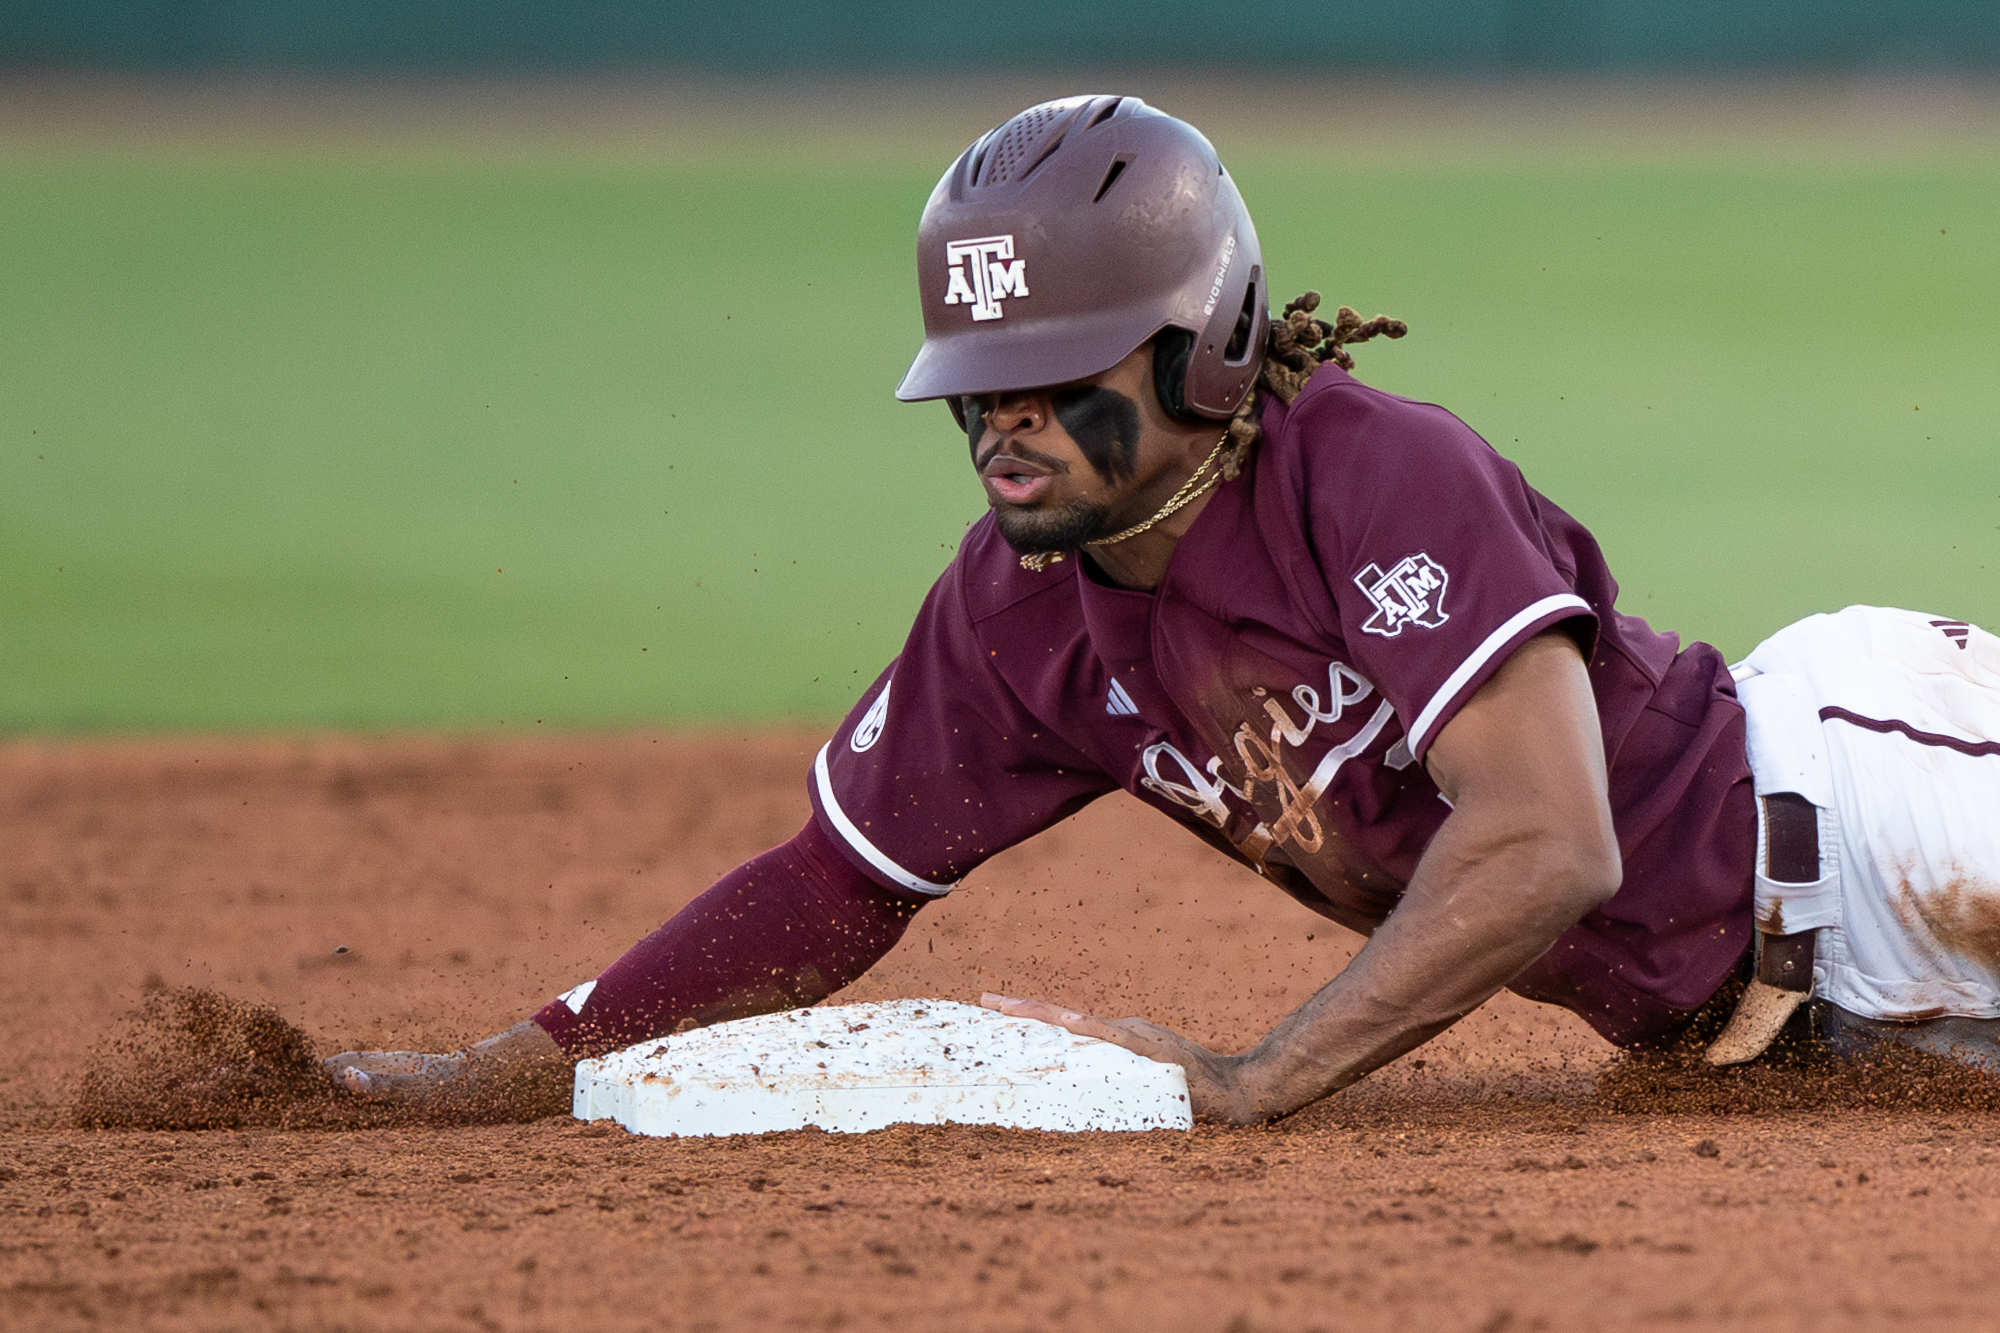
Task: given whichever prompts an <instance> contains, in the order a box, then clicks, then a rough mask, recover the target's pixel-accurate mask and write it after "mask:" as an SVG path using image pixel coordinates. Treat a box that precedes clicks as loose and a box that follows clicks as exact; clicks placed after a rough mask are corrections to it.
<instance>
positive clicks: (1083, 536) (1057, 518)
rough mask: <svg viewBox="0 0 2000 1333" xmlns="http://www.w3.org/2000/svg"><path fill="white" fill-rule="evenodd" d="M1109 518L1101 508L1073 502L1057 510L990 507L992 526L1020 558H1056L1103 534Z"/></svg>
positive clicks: (1106, 512)
mask: <svg viewBox="0 0 2000 1333" xmlns="http://www.w3.org/2000/svg"><path fill="white" fill-rule="evenodd" d="M1110 518H1111V515H1110V512H1109V511H1108V510H1106V509H1105V507H1104V506H1103V505H1099V504H1092V503H1091V502H1090V501H1088V500H1082V499H1074V500H1070V501H1068V502H1066V503H1065V504H1063V506H1062V507H1061V508H1059V509H1054V510H1040V509H1016V508H1013V507H1012V506H1009V505H995V506H994V507H993V523H994V526H995V527H997V528H999V529H1000V535H1001V536H1002V537H1005V538H1006V539H1007V544H1008V545H1009V546H1011V547H1013V548H1014V549H1015V550H1016V551H1019V552H1020V553H1021V554H1022V555H1059V554H1061V553H1062V552H1064V551H1073V550H1075V549H1076V548H1077V547H1079V546H1082V545H1083V544H1084V543H1085V542H1087V541H1090V540H1092V539H1094V538H1096V537H1100V536H1102V535H1103V534H1104V531H1105V528H1106V526H1107V524H1108V523H1109V521H1110Z"/></svg>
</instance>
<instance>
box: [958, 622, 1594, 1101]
mask: <svg viewBox="0 0 2000 1333" xmlns="http://www.w3.org/2000/svg"><path fill="white" fill-rule="evenodd" d="M1425 762H1426V764H1427V766H1428V768H1429V770H1430V773H1431V776H1432V778H1433V779H1434V780H1435V781H1436V783H1437V785H1438V788H1439V790H1440V791H1442V792H1443V793H1444V795H1445V798H1446V799H1447V800H1448V801H1450V802H1451V805H1452V813H1451V815H1450V816H1449V817H1448V818H1447V819H1446V820H1445V822H1444V824H1443V826H1442V827H1441V828H1440V829H1439V830H1438V833H1437V836H1436V837H1435V838H1433V839H1432V840H1431V844H1430V846H1429V847H1428V848H1427V849H1426V851H1425V853H1424V855H1423V858H1422V860H1421V861H1419V862H1418V865H1417V869H1416V873H1415V874H1414V875H1413V876H1412V877H1411V879H1410V883H1409V887H1408V888H1407V890H1406V891H1405V892H1404V894H1403V898H1402V900H1401V902H1400V903H1398V905H1397V907H1396V910H1395V911H1394V912H1392V913H1391V914H1390V916H1389V919H1388V920H1387V921H1385V922H1384V923H1383V924H1382V926H1381V927H1380V928H1379V929H1377V930H1376V932H1375V933H1374V935H1373V936H1372V937H1371V938H1370V939H1369V941H1368V943H1367V945H1366V946H1365V947H1363V948H1362V950H1361V952H1360V953H1359V954H1357V955H1356V956H1355V958H1354V961H1353V962H1352V963H1350V964H1349V965H1348V966H1347V968H1346V969H1345V970H1344V971H1342V972H1341V974H1340V975H1339V976H1337V977H1335V978H1334V979H1333V980H1332V981H1331V982H1329V983H1328V984H1327V985H1326V986H1325V987H1324V988H1323V989H1322V990H1321V991H1320V992H1319V993H1318V994H1317V995H1315V996H1313V998H1312V999H1310V1000H1308V1001H1306V1003H1305V1004H1303V1005H1301V1006H1300V1007H1299V1008H1298V1009H1297V1010H1295V1011H1294V1012H1293V1013H1292V1014H1291V1015H1290V1016H1288V1017H1287V1018H1286V1019H1285V1020H1284V1021H1283V1022H1282V1023H1280V1024H1279V1025H1278V1026H1277V1027H1276V1028H1275V1029H1273V1030H1272V1031H1271V1033H1270V1034H1269V1035H1268V1036H1266V1037H1265V1038H1264V1040H1263V1041H1261V1042H1259V1043H1258V1044H1257V1046H1256V1047H1255V1048H1254V1049H1252V1050H1250V1051H1249V1052H1247V1053H1245V1054H1243V1055H1233V1056H1227V1055H1218V1054H1216V1053H1215V1052H1213V1051H1209V1050H1207V1049H1205V1048H1203V1047H1201V1046H1198V1045H1196V1044H1195V1043H1193V1042H1191V1041H1188V1040H1186V1039H1185V1038H1183V1037H1181V1036H1179V1035H1178V1034H1176V1033H1174V1032H1171V1031H1169V1030H1168V1029H1166V1028H1163V1027H1160V1026H1159V1025H1158V1024H1155V1023H1151V1022H1148V1021H1146V1020H1145V1019H1138V1018H1128V1019H1121V1020H1105V1019H1099V1018H1095V1017H1092V1016H1090V1015H1086V1014H1078V1013H1074V1012H1071V1011H1067V1010H1064V1009H1062V1008H1061V1007H1060V1006H1056V1005H1050V1004H1046V1003H1044V1002H1042V1001H1038V1000H1013V999H1006V998H1003V997H999V996H990V997H988V999H987V1003H988V1004H989V1005H990V1006H991V1007H994V1008H997V1009H999V1010H1001V1011H1002V1012H1003V1013H1009V1014H1014V1015H1018V1016H1020V1017H1024V1018H1039V1019H1043V1020H1044V1021H1047V1022H1053V1023H1058V1024H1060V1025H1061V1026H1063V1027H1066V1028H1068V1029H1070V1030H1071V1031H1073V1032H1076V1033H1079V1034H1081V1035H1084V1036H1091V1037H1099V1038H1102V1039H1104V1040H1107V1041H1112V1042H1115V1043H1117V1044H1118V1045H1121V1046H1124V1047H1126V1048H1128V1049H1130V1050H1134V1051H1137V1052H1138V1053H1139V1054H1141V1055H1146V1056H1150V1057H1151V1058H1153V1059H1156V1060H1163V1061H1166V1062H1168V1063H1173V1064H1179V1065H1181V1066H1182V1067H1183V1068H1184V1069H1186V1071H1187V1075H1188V1088H1189V1091H1190V1093H1191V1094H1192V1097H1193V1101H1194V1107H1195V1111H1196V1114H1198V1115H1202V1116H1204V1117H1207V1118H1210V1119H1215V1120H1224V1121H1231V1122H1237V1123H1249V1122H1256V1121H1263V1120H1269V1119H1272V1118H1274V1117H1277V1116H1281V1115H1285V1114H1288V1113H1290V1112H1292V1111H1296V1110H1298V1109H1299V1108H1300V1107H1302V1106H1305V1105H1307V1104H1309V1103H1311V1102H1314V1101H1317V1100H1318V1099H1319V1098H1321V1097H1324V1096H1326V1095H1327V1094H1328V1093H1331V1092H1335V1091H1338V1090H1339V1089H1341V1088H1344V1087H1346V1086H1347V1085H1349V1084H1350V1083H1353V1082H1354V1081H1356V1080H1357V1079H1359V1078H1361V1077H1362V1076H1363V1075H1364V1074H1367V1073H1368V1072H1369V1071H1370V1070H1373V1069H1377V1068H1379V1067H1381V1066H1382V1065H1385V1064H1387V1063H1388V1062H1389V1061H1391V1060H1393V1059H1395V1058H1396V1057H1397V1056H1399V1055H1402V1054H1403V1053H1404V1052H1406V1051H1409V1050H1411V1049H1413V1048H1414V1047H1417V1046H1420V1045H1422V1044H1423V1043H1424V1042H1426V1041H1428V1040H1430V1039H1431V1038H1432V1037H1434V1036H1436V1035H1437V1034H1438V1033H1439V1032H1442V1031H1443V1030H1444V1029H1445V1028H1447V1027H1449V1026H1451V1025H1452V1024H1453V1023H1455V1022H1457V1021H1458V1020H1459V1019H1460V1018H1462V1017H1464V1016H1465V1015H1466V1014H1468V1013H1470V1012H1471V1011H1472V1010H1474V1009H1476V1008H1478V1007H1479V1005H1481V1004H1482V1003H1484V1002H1485V1001H1486V1000H1487V999H1488V998H1490V997H1491V996H1492V995H1493V994H1494V993H1495V992H1496V991H1498V990H1499V989H1500V988H1501V987H1502V986H1504V985H1506V984H1507V982H1508V981H1510V980H1512V979H1513V978H1514V977H1515V976H1516V975H1518V974H1519V973H1520V972H1521V971H1522V970H1523V969H1524V968H1526V967H1527V966H1528V965H1529V964H1530V963H1532V962H1534V961H1535V960H1536V959H1537V958H1539V957H1541V955H1542V954H1543V953H1545V952H1546V951H1547V950H1548V948H1549V946H1550V945H1552V944H1554V943H1555V940H1556V937H1557V936H1559V935H1560V934H1562V932H1563V931H1565V930H1567V929H1568V928H1569V927H1570V926H1572V925H1574V924H1576V922H1577V921H1578V920H1579V919H1581V918H1582V917H1583V915H1584V914H1585V913H1587V912H1589V911H1590V910H1591V909H1593V908H1595V907H1598V906H1600V905H1602V904H1603V903H1604V902H1606V901H1608V900H1609V899H1610V897H1611V896H1612V894H1614V893H1616V892H1617V891H1618V885H1619V881H1620V878H1621V875H1622V873H1623V872H1622V868H1621V864H1620V859H1619V853H1618V841H1617V836H1616V834H1615V833H1614V832H1613V830H1612V825H1611V807H1610V803H1609V800H1608V797H1607V782H1606V775H1605V761H1604V744H1603V739H1602V734H1601V732H1600V730H1599V724H1598V716H1597V707H1596V702H1595V700H1594V698H1593V696H1592V694H1591V689H1590V679H1589V676H1588V674H1587V673H1586V671H1585V669H1584V663H1583V657H1582V654H1581V653H1580V652H1579V651H1578V650H1577V647H1576V644H1575V643H1574V642H1573V641H1572V640H1571V639H1570V638H1569V637H1568V636H1567V635H1566V634H1564V633H1562V632H1560V631H1552V632H1548V633H1544V634H1541V635H1538V636H1536V637H1535V638H1533V639H1530V640H1529V641H1528V642H1527V643H1525V644H1523V645H1522V646H1521V647H1520V648H1519V649H1518V650H1517V651H1516V652H1515V653H1514V654H1513V656H1512V657H1510V658H1509V659H1508V660H1507V662H1506V663H1505V665H1503V666H1502V667H1501V668H1500V670H1499V671H1497V672H1496V673H1495V674H1494V675H1493V677H1492V678H1491V679H1490V680H1488V681H1487V682H1486V684H1485V685H1483V686H1482V687H1481V688H1480V689H1479V691H1478V692H1477V693H1476V694H1474V695H1473V697H1472V698H1471V699H1470V700H1468V701H1467V702H1466V703H1465V705H1464V706H1463V707H1462V708H1460V709H1459V711H1458V713H1457V714H1456V715H1455V716H1454V717H1453V718H1452V719H1451V721H1449V722H1448V723H1446V724H1445V726H1444V728H1443V730H1442V731H1440V732H1439V733H1438V736H1437V739H1436V741H1435V742H1434V743H1433V744H1432V746H1431V749H1430V752H1429V754H1428V755H1427V756H1426V759H1425Z"/></svg>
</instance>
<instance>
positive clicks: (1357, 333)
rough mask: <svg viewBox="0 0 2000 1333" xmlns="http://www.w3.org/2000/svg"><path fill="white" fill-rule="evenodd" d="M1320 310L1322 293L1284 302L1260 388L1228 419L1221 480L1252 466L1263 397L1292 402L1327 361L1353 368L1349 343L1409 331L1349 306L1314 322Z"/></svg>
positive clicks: (1398, 322)
mask: <svg viewBox="0 0 2000 1333" xmlns="http://www.w3.org/2000/svg"><path fill="white" fill-rule="evenodd" d="M1318 309H1319V293H1318V292H1307V293H1306V294H1305V295H1303V296H1300V297H1296V298H1294V299H1293V300H1291V301H1288V302H1286V303H1285V314H1284V318H1282V319H1274V320H1272V321H1271V332H1270V336H1269V341H1268V342H1266V344H1265V346H1264V365H1263V367H1262V369H1260V370H1259V371H1258V372H1257V383H1256V385H1255V387H1253V388H1252V389H1251V391H1250V392H1249V393H1247V394H1245V395H1244V396H1243V402H1242V403H1241V405H1239V406H1238V407H1237V409H1236V414H1235V415H1234V416H1232V417H1231V418H1230V419H1229V443H1228V444H1227V445H1226V446H1225V447H1224V448H1223V451H1222V455H1221V457H1220V459H1218V460H1217V461H1218V462H1219V463H1220V465H1221V467H1222V476H1223V480H1225V481H1234V480H1235V479H1236V474H1237V473H1238V472H1240V471H1241V470H1242V468H1243V464H1244V463H1246V462H1248V461H1249V459H1250V450H1251V448H1252V447H1254V446H1255V445H1256V443H1257V438H1258V436H1260V435H1261V434H1263V430H1262V428H1261V427H1259V426H1258V424H1257V418H1258V416H1259V412H1258V408H1259V406H1260V405H1261V403H1262V401H1263V395H1264V394H1266V393H1270V394H1275V395H1277V398H1278V401H1279V402H1283V403H1289V402H1291V401H1292V400H1293V399H1294V398H1297V397H1298V396H1299V392H1300V390H1302V389H1304V388H1305V387H1306V380H1308V379H1309V378H1311V376H1312V373H1313V372H1314V371H1315V370H1317V369H1319V368H1320V366H1322V365H1324V364H1325V363H1326V362H1328V361H1331V362H1333V364H1335V365H1336V366H1339V367H1340V368H1341V369H1342V370H1352V369H1354V358H1353V356H1351V355H1350V354H1349V353H1348V351H1347V347H1348V345H1349V344H1350V343H1365V342H1367V341H1368V340H1369V339H1371V338H1400V337H1402V336H1403V335H1404V334H1406V333H1408V332H1409V331H1410V326H1409V325H1407V324H1405V323H1404V322H1403V321H1402V320H1400V319H1391V318H1389V317H1388V316H1387V315H1377V316H1375V318H1373V319H1363V318H1361V316H1360V315H1358V314H1356V313H1355V312H1354V310H1353V308H1352V307H1350V306H1341V307H1340V309H1339V311H1338V312H1337V313H1336V314H1335V315H1334V317H1333V323H1331V324H1329V323H1327V322H1326V321H1325V320H1323V319H1317V318H1315V317H1314V315H1313V312H1314V311H1316V310H1318Z"/></svg>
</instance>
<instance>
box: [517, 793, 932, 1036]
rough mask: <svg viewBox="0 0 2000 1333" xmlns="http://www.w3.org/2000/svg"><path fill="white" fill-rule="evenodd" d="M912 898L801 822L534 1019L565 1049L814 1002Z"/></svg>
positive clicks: (875, 948)
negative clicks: (573, 1001)
mask: <svg viewBox="0 0 2000 1333" xmlns="http://www.w3.org/2000/svg"><path fill="white" fill-rule="evenodd" d="M917 906H918V904H917V903H915V902H913V901H911V900H909V899H906V898H902V897H899V896H897V895H896V894H893V893H891V892H889V891H888V890H886V889H883V888H881V887H880V886H879V885H877V884H875V883H874V882H873V881H872V880H869V879H868V878H867V877H866V876H864V875H862V874H861V873H860V872H859V871H858V870H856V869H854V867H853V866H852V865H851V864H850V863H849V862H848V861H847V859H846V858H845V857H843V856H842V855H841V854H840V852H839V850H838V849H837V848H835V847H834V846H833V845H832V843H831V841H830V840H829V839H828V838H827V837H826V836H825V835H824V834H823V833H821V832H820V831H819V828H818V825H817V824H816V823H812V822H808V823H807V825H806V827H805V828H804V829H802V830H801V831H800V832H799V834H798V836H796V837H794V838H793V839H792V840H791V841H790V842H787V843H785V844H783V845H782V846H779V847H774V848H772V849H771V850H770V851H768V852H766V853H764V854H763V855H762V856H759V857H755V858H753V859H752V860H750V861H747V862H745V863H744V864H743V865H741V866H738V867H737V868H736V869H735V870H732V871H730V872H729V873H728V874H727V875H724V876H723V877H722V878H721V879H720V880H718V881H717V882H716V884H715V886H714V887H713V888H711V889H709V890H708V891H707V892H706V893H703V894H702V895H701V896H700V897H699V898H696V899H695V900H694V901H693V902H691V903H689V904H688V905H687V906H686V907H684V908H682V909H681V910H680V911H679V912H677V913H675V914H674V916H673V917H672V919H670V920H669V921H667V923H666V924H665V925H662V926H661V927H660V928H659V929H658V930H656V931H654V932H653V933H652V934H651V935H648V936H647V937H646V938H645V939H643V940H640V941H639V942H638V943H637V944H635V945H633V946H632V947H631V948H630V949H628V950H627V951H626V952H625V954H624V955H623V956H622V957H620V958H619V959H618V960H617V961H616V962H614V963H613V964H612V965H611V966H610V967H608V968H606V969H605V970H604V972H603V973H602V975H600V976H599V977H598V979H597V984H596V986H595V987H594V988H593V989H592V990H591V992H590V994H589V997H588V999H587V1000H585V1001H584V1003H583V1005H582V1007H581V1009H580V1010H579V1011H574V1012H573V1011H571V1010H570V1009H569V1008H568V1006H567V1005H566V1004H565V1003H563V1002H562V1001H557V1002H555V1003H553V1004H550V1005H548V1006H547V1007H546V1008H544V1009H543V1010H542V1011H541V1012H540V1013H538V1014H536V1015H535V1019H534V1021H535V1022H536V1023H537V1024H539V1025H540V1026H541V1027H543V1028H544V1029H546V1030H547V1031H548V1033H549V1035H550V1036H551V1037H552V1038H554V1039H555V1041H556V1042H557V1043H558V1044H559V1045H560V1046H561V1047H562V1048H563V1050H564V1051H566V1052H567V1053H569V1055H571V1056H572V1057H580V1056H585V1055H594V1054H598V1053H600V1052H602V1051H606V1050H612V1049H615V1048H617V1047H619V1046H626V1045H630V1044H632V1043H634V1042H639V1041H645V1040H648V1039H649V1038H652V1037H657V1036H661V1035H663V1034H665V1033H668V1032H673V1031H677V1030H679V1029H681V1028H684V1027H690V1026H695V1027H699V1026H706V1025H708V1024H710V1023H720V1022H724V1021H726V1020H729V1019H733V1018H745V1017H748V1016H750V1015H752V1014H763V1013H770V1012H772V1011H774V1010H778V1009H788V1008H793V1007H796V1006H799V1005H807V1004H814V1003H817V1002H818V1001H820V1000H823V999H825V998H826V997H827V996H829V995H831V994H833V993H834V992H835V991H837V990H839V989H840V988H841V987H843V986H845V985H847V984H848V983H849V982H851V981H853V980H854V979H855V978H857V977H859V976H860V975H861V974H862V973H863V972H865V971H867V970H868V969H869V968H870V967H872V966H873V965H874V964H875V963H876V962H877V961H879V960H880V959H881V957H882V956H883V955H884V954H886V953H888V952H889V950H890V949H891V948H893V947H895V944H896V941H897V940H898V939H900V938H902V934H903V930H904V928H905V927H906V926H907V925H908V924H909V920H910V918H911V916H913V915H914V914H915V912H916V910H917Z"/></svg>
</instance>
